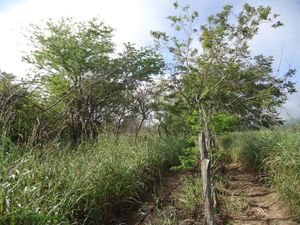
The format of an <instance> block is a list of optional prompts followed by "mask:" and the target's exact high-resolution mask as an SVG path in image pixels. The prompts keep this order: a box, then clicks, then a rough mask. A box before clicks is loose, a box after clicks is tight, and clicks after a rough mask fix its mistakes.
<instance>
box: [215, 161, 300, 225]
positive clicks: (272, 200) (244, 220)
mask: <svg viewBox="0 0 300 225" xmlns="http://www.w3.org/2000/svg"><path fill="white" fill-rule="evenodd" d="M225 174H226V176H227V178H228V181H227V185H226V188H224V190H222V189H220V190H221V193H222V195H223V196H224V198H223V200H224V199H225V201H226V202H225V205H226V209H225V211H227V213H228V215H227V218H226V219H225V223H224V224H226V225H229V224H230V225H254V224H255V225H296V224H300V223H297V222H295V221H293V219H292V218H291V217H290V216H289V213H288V211H287V210H286V208H285V207H284V205H283V204H282V202H281V201H280V200H279V196H278V194H277V193H276V192H275V191H274V190H273V189H272V188H270V187H267V186H266V185H264V183H262V182H261V181H259V179H258V178H257V176H256V174H255V173H253V172H251V171H247V170H246V169H245V167H244V166H243V165H241V164H240V163H232V164H229V165H227V166H226V167H225ZM223 205H224V204H223Z"/></svg>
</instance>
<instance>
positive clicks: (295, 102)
mask: <svg viewBox="0 0 300 225" xmlns="http://www.w3.org/2000/svg"><path fill="white" fill-rule="evenodd" d="M178 2H179V3H180V4H181V5H185V4H189V5H191V7H192V8H193V9H195V10H197V11H199V13H200V18H201V21H204V20H205V19H206V18H207V16H209V15H211V14H215V13H217V12H219V11H220V10H221V9H222V7H223V6H224V5H225V4H231V5H233V6H234V11H235V12H238V11H239V9H241V7H242V5H243V4H244V3H245V2H247V3H249V4H251V5H254V6H258V5H269V6H271V7H272V10H273V12H274V13H275V12H276V13H279V14H280V20H281V21H282V22H283V23H284V24H285V26H284V27H281V28H279V29H276V30H274V29H271V28H269V27H268V26H267V25H264V26H263V27H262V28H261V30H260V32H259V34H258V36H257V37H256V38H255V39H254V40H253V41H251V43H250V44H251V50H252V52H253V54H261V53H263V54H265V55H273V56H274V57H275V63H274V69H275V70H277V68H278V67H279V65H280V71H281V73H284V71H286V70H287V68H289V67H291V68H296V69H297V71H298V73H297V74H296V77H295V79H294V81H296V82H298V84H297V88H298V89H299V92H298V93H296V94H294V95H292V96H289V98H288V101H287V103H286V104H285V105H284V106H283V107H282V108H281V109H280V112H281V113H282V115H283V116H284V117H285V118H289V117H292V118H300V29H299V24H298V23H299V22H300V1H299V0H285V1H282V0H249V1H244V0H231V1H229V0H179V1H178ZM172 3H173V1H172V0H126V1H125V0H0V28H1V35H0V70H2V71H6V72H11V73H14V74H16V75H17V76H24V75H25V74H26V73H27V72H26V71H28V68H29V67H28V65H26V64H25V63H24V62H22V55H24V54H25V53H24V52H26V51H28V49H29V48H30V46H28V39H26V37H25V36H26V35H28V30H29V24H31V23H34V24H38V23H41V21H46V20H47V19H49V18H52V19H59V18H61V17H73V18H74V19H76V20H86V19H91V18H93V17H99V18H101V19H103V21H104V22H105V23H106V24H108V25H110V26H112V27H113V28H114V29H115V36H114V41H115V43H116V44H117V48H118V49H121V48H122V47H121V46H122V43H125V42H133V43H136V44H137V46H144V45H150V44H152V39H151V37H150V31H151V30H160V31H170V27H169V23H168V21H167V20H166V17H167V16H168V15H172V14H173V13H174V12H173V7H172Z"/></svg>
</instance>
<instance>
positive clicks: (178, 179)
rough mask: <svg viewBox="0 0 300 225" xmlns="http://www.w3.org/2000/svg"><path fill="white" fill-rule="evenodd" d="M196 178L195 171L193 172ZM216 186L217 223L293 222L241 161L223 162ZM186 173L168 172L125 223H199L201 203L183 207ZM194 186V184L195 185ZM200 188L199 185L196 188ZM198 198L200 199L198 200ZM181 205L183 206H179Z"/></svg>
mask: <svg viewBox="0 0 300 225" xmlns="http://www.w3.org/2000/svg"><path fill="white" fill-rule="evenodd" d="M196 176H198V178H199V176H200V175H199V174H198V175H196ZM223 177H224V178H225V179H223V181H222V182H221V183H220V184H221V185H220V184H219V185H217V188H216V189H217V196H218V214H217V217H218V218H217V221H218V222H217V223H218V224H220V225H297V224H300V223H298V222H296V221H294V220H293V217H291V216H289V212H288V210H287V209H286V207H285V206H284V204H283V203H282V202H281V201H280V199H279V196H278V194H277V193H276V192H275V190H274V189H272V188H270V187H268V186H267V185H266V184H265V182H262V181H261V179H260V178H259V177H258V176H257V174H256V173H255V172H253V171H249V170H247V169H246V168H245V167H244V166H243V165H242V164H241V163H231V164H228V165H225V167H224V170H223ZM186 178H187V175H186V174H180V173H179V174H178V173H171V174H170V175H169V176H167V177H165V178H162V180H161V183H160V184H159V185H157V191H156V194H155V195H154V196H153V197H152V198H151V199H149V200H148V201H146V202H145V203H143V204H142V205H141V206H140V208H139V210H137V211H136V212H134V213H133V214H132V215H131V217H130V219H129V220H128V222H127V223H126V224H128V225H202V224H204V222H203V221H204V217H203V212H202V206H201V204H199V206H198V208H197V209H194V210H188V209H186V207H187V205H188V204H189V203H188V202H187V200H188V199H189V198H186V194H187V193H186V191H185V189H186V187H187V186H188V185H189V184H188V183H187V182H186V180H187V179H186ZM196 187H197V186H196ZM200 189H201V187H200ZM199 201H201V200H199ZM183 205H184V207H182V206H183Z"/></svg>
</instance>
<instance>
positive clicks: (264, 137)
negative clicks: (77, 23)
mask: <svg viewBox="0 0 300 225" xmlns="http://www.w3.org/2000/svg"><path fill="white" fill-rule="evenodd" d="M222 140H223V141H221V143H222V144H221V145H222V146H223V148H224V149H226V151H227V153H228V154H230V155H231V156H232V158H233V159H239V160H242V161H243V162H244V163H245V164H246V165H248V167H249V168H252V169H255V170H256V171H259V172H264V173H267V174H268V175H269V176H268V182H270V184H271V185H272V186H274V187H275V188H276V189H277V190H278V192H279V193H280V194H281V196H282V198H283V199H284V200H285V202H286V203H287V204H286V205H287V206H288V207H289V208H290V209H291V211H292V212H293V213H294V215H295V216H296V217H297V218H299V219H300V126H299V124H294V125H290V126H289V127H278V128H275V129H270V130H261V131H251V132H241V133H232V134H229V135H227V136H226V137H223V138H222Z"/></svg>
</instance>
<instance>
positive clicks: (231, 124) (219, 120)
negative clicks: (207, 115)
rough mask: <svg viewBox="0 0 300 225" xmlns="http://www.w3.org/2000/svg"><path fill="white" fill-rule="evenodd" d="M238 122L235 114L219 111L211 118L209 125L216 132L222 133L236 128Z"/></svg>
mask: <svg viewBox="0 0 300 225" xmlns="http://www.w3.org/2000/svg"><path fill="white" fill-rule="evenodd" d="M238 123H239V121H238V118H236V116H234V115H232V114H229V113H220V114H217V115H215V116H214V117H213V118H212V120H211V127H212V129H213V130H214V132H216V134H223V133H225V132H232V131H234V130H236V128H237V125H238Z"/></svg>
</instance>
